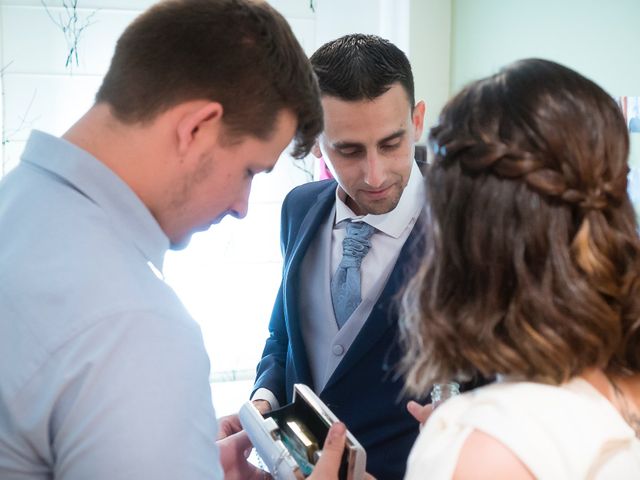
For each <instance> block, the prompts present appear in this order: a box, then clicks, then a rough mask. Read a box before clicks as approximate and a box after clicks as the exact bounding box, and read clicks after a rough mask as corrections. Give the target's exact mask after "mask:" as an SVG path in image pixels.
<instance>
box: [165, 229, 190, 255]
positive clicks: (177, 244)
mask: <svg viewBox="0 0 640 480" xmlns="http://www.w3.org/2000/svg"><path fill="white" fill-rule="evenodd" d="M192 235H193V233H189V234H187V235H185V236H184V237H182V238H179V239H177V240H171V241H170V243H169V248H170V249H171V250H174V251H179V250H184V249H185V248H187V246H188V245H189V243H190V242H191V236H192Z"/></svg>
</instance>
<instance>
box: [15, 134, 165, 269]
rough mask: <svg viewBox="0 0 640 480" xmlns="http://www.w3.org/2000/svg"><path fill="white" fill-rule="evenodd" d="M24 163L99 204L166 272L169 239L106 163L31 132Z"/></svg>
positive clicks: (64, 142)
mask: <svg viewBox="0 0 640 480" xmlns="http://www.w3.org/2000/svg"><path fill="white" fill-rule="evenodd" d="M22 161H23V162H26V163H29V164H32V165H35V166H36V167H38V168H41V169H43V170H47V171H49V172H51V173H52V174H54V175H56V176H57V177H59V178H61V179H63V180H64V181H65V182H67V183H69V184H70V185H71V186H72V187H73V188H75V189H76V190H78V191H79V192H81V193H82V194H83V195H85V196H86V197H87V198H88V199H90V200H91V201H92V202H94V203H95V204H96V205H98V206H99V207H100V208H101V209H102V210H103V211H104V212H105V213H106V215H107V216H108V217H109V219H110V220H111V221H112V222H113V224H114V228H115V229H116V231H117V233H118V235H120V236H121V237H126V239H128V240H129V241H132V242H133V243H134V244H135V245H136V247H137V248H138V250H140V252H141V253H142V255H144V257H145V258H146V259H147V261H150V262H151V264H152V265H153V266H154V267H156V268H157V269H158V270H159V271H162V263H163V260H164V254H165V253H166V251H167V249H168V248H169V239H168V238H167V236H166V235H165V233H164V232H163V231H162V229H161V228H160V225H158V222H157V221H156V219H155V218H154V217H153V215H152V214H151V212H150V211H149V209H148V208H147V207H146V206H145V205H144V203H142V200H140V198H139V197H138V196H137V195H136V194H135V193H134V192H133V190H131V188H130V187H129V186H128V185H127V184H126V183H125V182H124V181H123V180H122V179H121V178H120V177H118V176H117V175H116V174H115V173H114V172H113V171H112V170H111V169H110V168H108V167H107V166H106V165H105V164H103V163H102V162H101V161H99V160H98V159H96V158H95V157H94V156H92V155H91V154H90V153H88V152H86V151H85V150H83V149H81V148H80V147H78V146H76V145H74V144H72V143H70V142H68V141H67V140H65V139H63V138H58V137H54V136H52V135H49V134H47V133H44V132H40V131H37V130H34V131H33V132H31V135H30V137H29V140H28V142H27V146H26V148H25V151H24V153H23V154H22Z"/></svg>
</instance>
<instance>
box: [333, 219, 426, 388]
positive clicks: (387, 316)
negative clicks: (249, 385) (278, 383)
mask: <svg viewBox="0 0 640 480" xmlns="http://www.w3.org/2000/svg"><path fill="white" fill-rule="evenodd" d="M425 222H426V214H425V212H424V211H423V212H422V213H421V214H420V216H419V217H418V220H417V222H416V224H415V225H414V227H413V230H412V231H411V233H410V234H409V237H408V238H407V241H406V242H405V243H404V245H403V247H402V250H400V255H399V256H398V260H397V261H396V265H395V267H394V268H393V271H392V272H391V275H390V276H389V280H388V282H387V284H386V285H385V287H384V289H383V290H382V293H381V294H380V298H379V299H378V301H377V302H376V304H375V305H374V307H373V310H372V311H371V314H370V315H369V318H368V319H367V321H366V322H365V324H364V326H363V327H362V329H361V330H360V333H358V336H357V337H356V339H355V340H354V342H353V344H351V347H350V348H349V350H348V351H347V353H346V355H345V357H344V359H343V360H342V362H340V364H339V365H338V367H337V368H336V370H335V371H334V372H333V375H331V378H329V381H328V382H327V384H326V385H325V387H324V389H325V390H326V389H327V388H329V387H330V386H331V385H332V384H333V383H335V382H336V381H338V380H339V379H340V378H341V377H342V376H343V375H345V374H347V373H349V372H350V371H351V370H352V369H353V368H354V367H355V365H356V364H357V363H358V361H359V360H360V359H361V358H362V357H363V356H364V355H365V354H366V353H367V352H368V351H369V350H370V349H371V348H373V347H374V346H375V345H376V344H377V343H378V341H379V340H380V339H381V338H383V337H388V336H389V335H391V336H392V337H389V338H385V340H384V342H385V343H386V344H387V345H388V347H389V348H388V349H387V350H388V351H390V350H391V347H392V346H393V345H394V344H396V341H397V338H396V335H397V325H398V309H397V305H396V304H397V301H398V300H399V298H398V295H399V294H400V292H401V291H402V288H403V287H404V285H405V283H406V281H407V280H408V279H409V278H410V275H411V274H412V273H413V271H414V270H415V268H416V266H417V265H418V262H419V259H420V258H421V257H420V254H421V253H422V252H423V251H424V241H423V240H424V233H423V229H424V225H425ZM390 368H393V365H390Z"/></svg>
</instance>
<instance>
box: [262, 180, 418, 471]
mask: <svg viewBox="0 0 640 480" xmlns="http://www.w3.org/2000/svg"><path fill="white" fill-rule="evenodd" d="M335 190H336V183H335V181H333V180H325V181H321V182H313V183H308V184H305V185H302V186H300V187H297V188H296V189H294V190H293V191H292V192H290V193H289V195H287V198H286V199H285V201H284V204H283V208H282V226H281V241H282V248H283V252H284V273H283V279H282V284H281V286H280V290H279V292H278V296H277V298H276V302H275V306H274V309H273V313H272V316H271V321H270V324H269V331H270V336H269V338H268V340H267V342H266V346H265V349H264V352H263V355H262V360H261V361H260V363H259V364H258V367H257V378H256V383H255V386H254V389H258V388H261V387H262V388H267V389H269V390H270V391H271V392H273V393H274V394H275V396H276V398H277V399H278V401H279V402H280V404H281V405H284V404H286V403H289V402H291V397H292V392H293V384H294V383H304V384H307V385H311V386H312V385H313V379H312V378H311V369H310V367H309V361H308V358H307V353H306V351H305V345H304V342H303V338H302V333H301V330H300V323H299V309H298V301H299V297H298V289H299V288H300V284H301V282H300V266H301V263H302V259H303V258H304V256H305V252H306V251H307V248H308V247H309V244H310V243H311V240H312V239H313V238H314V236H315V235H316V233H317V230H318V227H319V225H320V224H321V223H322V221H323V220H324V219H326V218H327V216H328V215H329V214H330V213H331V211H332V207H333V206H334V203H335ZM424 217H425V215H424V214H423V215H421V217H420V220H419V221H418V222H417V223H416V226H414V228H413V231H412V232H411V234H410V235H409V238H408V239H407V241H406V242H405V245H404V247H403V248H402V251H401V253H400V256H399V259H398V261H397V263H396V265H395V267H394V269H393V271H392V273H391V276H390V278H389V281H388V282H387V285H386V286H385V288H384V290H383V292H382V294H381V295H380V298H379V299H378V302H377V303H376V305H375V306H374V309H373V311H372V313H371V315H370V316H369V318H368V319H367V321H366V323H365V324H364V326H363V328H362V330H361V331H360V333H359V334H358V336H357V337H356V339H355V341H354V342H353V344H352V345H351V347H350V348H349V350H348V351H347V353H346V354H345V357H344V358H343V359H342V361H341V363H340V364H339V365H338V367H337V368H336V370H335V372H334V373H333V375H332V376H331V378H330V379H329V380H328V382H327V384H326V386H325V387H324V389H323V390H322V392H320V394H319V396H320V398H321V399H322V400H323V401H324V402H325V403H326V404H327V405H328V406H329V408H330V409H331V410H332V411H333V412H334V413H335V414H336V415H337V416H338V418H339V419H340V420H342V421H343V422H344V423H345V424H346V425H347V428H348V429H349V430H350V431H351V432H352V433H353V434H354V435H355V437H356V438H357V439H358V441H359V442H360V443H361V444H362V445H363V447H364V448H365V449H366V451H367V471H368V472H370V473H371V474H373V475H374V476H375V477H376V478H377V479H378V480H390V479H394V480H395V479H401V478H402V477H403V475H404V471H405V468H406V462H407V457H408V455H409V451H410V449H411V446H412V444H413V442H414V440H415V439H416V436H417V435H418V423H417V422H416V420H414V419H413V418H412V417H411V416H410V415H409V414H408V413H407V411H406V403H407V401H408V400H409V398H407V397H403V396H402V394H401V390H402V386H403V381H402V379H401V378H398V375H397V371H396V368H395V367H396V365H397V363H398V361H399V358H400V354H401V353H400V349H399V346H398V343H397V337H398V325H397V320H398V314H397V305H396V301H397V294H398V292H399V291H400V290H401V288H402V287H403V286H404V284H405V281H406V279H407V278H408V277H409V275H410V273H412V272H413V268H415V266H416V265H417V263H418V262H419V259H418V258H417V257H416V255H417V254H418V252H419V251H420V248H421V247H420V244H421V240H422V238H423V236H424V235H422V228H421V224H422V223H423V222H424ZM416 400H418V401H424V400H423V399H416Z"/></svg>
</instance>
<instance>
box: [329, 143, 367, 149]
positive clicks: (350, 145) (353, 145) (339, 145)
mask: <svg viewBox="0 0 640 480" xmlns="http://www.w3.org/2000/svg"><path fill="white" fill-rule="evenodd" d="M333 148H335V149H338V150H342V149H345V148H362V143H358V142H349V141H345V142H336V143H334V144H333Z"/></svg>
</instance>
